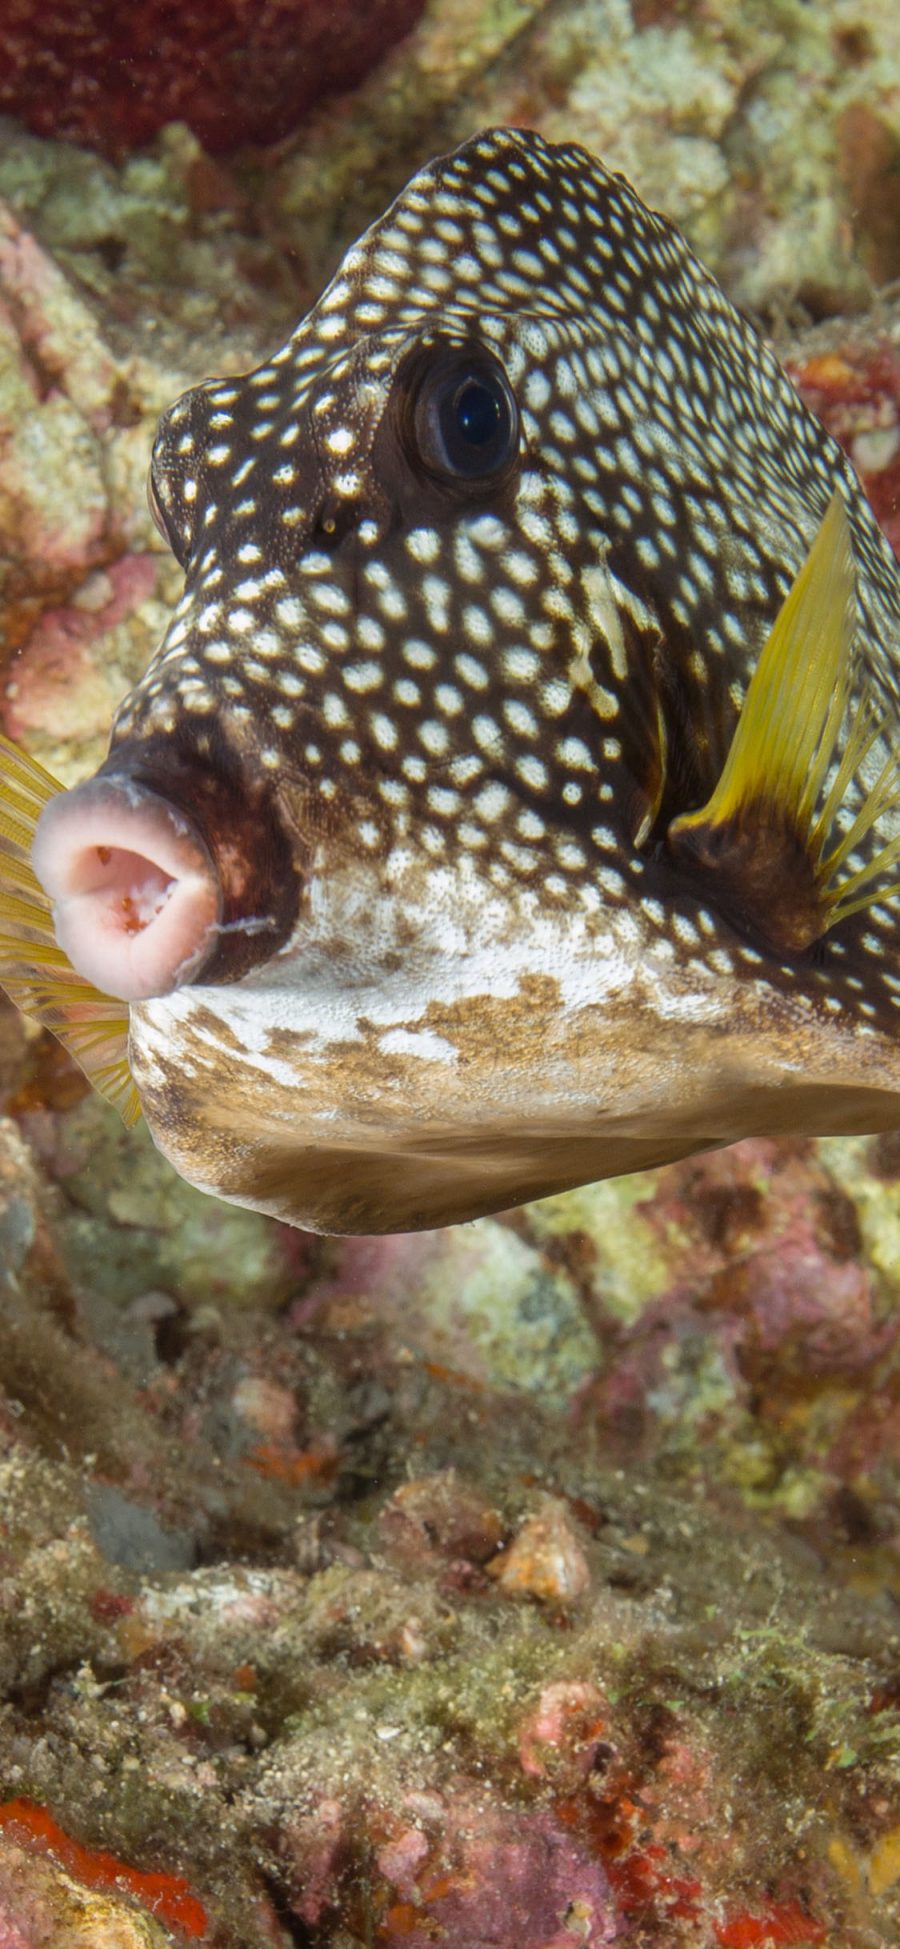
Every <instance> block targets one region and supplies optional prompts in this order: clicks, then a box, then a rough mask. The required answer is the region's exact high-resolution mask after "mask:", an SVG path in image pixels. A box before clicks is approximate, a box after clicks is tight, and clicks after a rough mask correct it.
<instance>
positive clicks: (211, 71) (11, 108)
mask: <svg viewBox="0 0 900 1949" xmlns="http://www.w3.org/2000/svg"><path fill="white" fill-rule="evenodd" d="M421 5H422V0H373V3H372V4H371V5H369V6H368V7H367V8H366V9H365V10H364V11H362V10H360V8H358V7H355V6H353V5H349V6H348V5H345V4H343V5H338V6H335V5H334V4H333V0H331V3H330V4H328V5H324V6H323V5H322V4H320V0H287V4H282V5H278V6H268V7H262V8H254V7H252V6H249V5H248V4H247V0H189V4H186V5H182V6H180V7H179V8H178V10H177V15H173V12H172V8H171V6H169V5H167V4H166V0H145V4H144V5H143V6H142V7H141V9H140V12H139V14H137V15H136V14H135V11H134V8H133V7H132V6H130V5H129V4H128V3H127V0H113V4H111V5H110V4H108V0H86V3H85V4H84V5H83V6H81V7H80V8H79V10H78V15H77V18H76V17H74V16H73V14H72V11H71V9H70V8H69V7H67V6H65V5H61V4H59V0H53V4H51V5H50V6H44V7H39V6H37V5H33V4H31V5H29V4H27V3H26V4H25V5H24V6H19V7H16V8H15V9H14V11H13V12H12V13H11V14H8V15H7V17H6V20H5V22H4V24H3V26H2V28H0V66H2V71H3V76H4V78H3V81H2V83H0V109H2V111H3V112H4V113H5V114H14V115H18V116H19V117H20V118H21V119H22V121H23V122H24V123H25V124H26V126H27V127H28V128H30V129H32V130H34V132H35V133H36V134H38V135H54V136H61V137H64V138H67V139H68V140H69V141H73V142H80V143H86V144H87V145H88V147H93V148H96V149H99V150H101V151H102V152H103V153H104V154H106V155H111V156H122V155H126V154H128V152H129V151H130V150H132V149H136V148H140V147H141V146H142V145H143V144H144V143H147V142H149V141H150V140H151V138H152V137H153V136H154V135H155V134H156V132H157V130H158V129H160V128H162V126H163V124H164V123H166V122H174V121H184V122H187V123H188V125H189V127H190V128H192V129H193V131H194V133H195V135H197V136H198V137H199V138H200V140H201V141H202V142H203V143H204V144H205V146H206V148H207V149H208V150H209V152H210V154H212V155H214V154H216V152H217V151H221V150H229V149H233V148H234V147H235V146H236V145H237V144H238V143H241V142H272V141H277V140H278V138H279V137H280V136H284V135H286V134H287V133H288V131H289V130H290V129H293V128H296V126H297V123H298V122H299V121H300V120H301V119H302V117H303V115H304V113H305V111H306V110H307V109H308V108H309V106H310V105H311V103H312V102H314V101H318V100H320V98H321V96H322V95H323V94H326V93H330V92H331V91H332V90H334V89H336V88H342V89H343V88H352V87H353V86H354V85H355V84H356V83H357V82H358V81H360V80H361V78H362V76H363V75H364V74H365V73H366V71H367V70H368V69H369V68H370V67H372V66H373V64H374V63H375V62H376V61H377V60H378V58H379V56H380V55H381V54H383V53H384V51H385V49H386V48H388V47H390V46H391V45H392V43H393V42H394V41H396V40H398V39H399V37H400V36H401V35H402V34H403V33H405V32H406V30H407V29H408V28H409V27H411V25H412V23H413V21H414V20H415V18H416V15H417V13H418V12H419V11H420V10H421Z"/></svg>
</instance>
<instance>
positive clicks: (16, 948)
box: [0, 736, 141, 1125]
mask: <svg viewBox="0 0 900 1949" xmlns="http://www.w3.org/2000/svg"><path fill="white" fill-rule="evenodd" d="M62 789H63V788H62V786H61V785H59V784H58V783H57V781H56V779H55V778H53V777H51V775H50V773H49V772H48V771H45V770H44V768H43V766H42V765H39V764H38V763H37V762H36V760H35V759H33V758H29V756H28V755H27V753H26V752H24V751H20V750H19V748H18V746H17V745H14V744H11V743H10V741H9V739H8V738H4V737H3V736H0V987H2V988H3V989H5V991H6V993H7V995H8V996H9V998H10V1000H11V1001H12V1002H14V1003H15V1005H16V1007H17V1008H20V1009H21V1011H22V1013H23V1015H28V1016H31V1017H32V1018H33V1019H34V1020H35V1021H36V1022H39V1023H40V1024H41V1026H42V1027H43V1028H47V1029H50V1030H51V1031H52V1033H53V1034H54V1035H55V1036H56V1037H57V1039H58V1041H60V1042H61V1043H62V1045H63V1047H64V1048H65V1049H66V1050H68V1052H69V1054H70V1055H71V1056H73V1057H74V1059H75V1061H76V1062H77V1063H78V1064H79V1066H80V1068H82V1069H83V1070H84V1073H85V1075H86V1076H87V1078H88V1081H89V1082H90V1083H92V1084H93V1087H94V1089H95V1090H97V1091H99V1094H100V1095H101V1096H104V1097H106V1099H107V1101H108V1102H110V1103H113V1104H114V1105H115V1107H116V1109H117V1110H118V1112H119V1114H120V1116H121V1117H122V1119H123V1121H124V1122H125V1123H126V1124H128V1125H131V1124H134V1123H136V1122H137V1120H138V1118H139V1116H140V1114H141V1105H140V1099H139V1097H138V1093H137V1090H136V1089H135V1086H134V1083H133V1081H132V1078H131V1070H130V1068H129V1065H128V1010H127V1008H125V1007H124V1006H123V1004H122V1003H121V1002H117V1001H113V1000H112V999H111V997H110V996H109V995H103V994H101V993H100V991H99V989H97V988H93V987H92V986H91V983H90V982H88V981H85V980H84V979H83V978H82V976H81V975H79V974H76V972H75V969H74V968H73V967H72V966H71V963H70V962H69V961H68V959H67V958H66V956H65V955H64V954H63V952H62V949H61V948H59V947H58V946H57V944H56V936H55V934H54V930H53V914H52V910H51V907H50V902H49V900H48V899H47V896H46V894H45V893H44V890H43V887H42V886H41V885H40V882H39V881H38V880H37V879H36V878H35V875H34V873H33V872H32V870H31V865H30V855H31V845H32V840H33V838H34V830H35V826H36V825H37V821H38V818H39V817H40V814H41V812H42V811H43V809H44V806H45V805H48V804H49V802H50V800H51V799H52V798H55V797H56V795H57V793H58V792H60V791H62Z"/></svg>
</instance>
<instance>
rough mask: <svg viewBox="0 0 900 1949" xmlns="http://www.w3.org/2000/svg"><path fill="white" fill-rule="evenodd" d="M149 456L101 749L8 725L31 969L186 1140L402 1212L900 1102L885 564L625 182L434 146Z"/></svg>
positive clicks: (275, 1195)
mask: <svg viewBox="0 0 900 1949" xmlns="http://www.w3.org/2000/svg"><path fill="white" fill-rule="evenodd" d="M150 493H151V505H152V506H153V508H154V512H155V514H156V517H157V520H158V523H159V525H160V527H161V529H162V532H163V533H164V535H165V536H166V538H167V540H168V541H169V543H170V545H171V546H172V548H173V550H174V552H175V554H176V556H177V557H178V560H179V561H180V563H181V564H182V566H183V567H184V570H185V590H184V595H183V597H182V599H181V602H180V603H179V605H178V608H177V610H176V613H175V615H174V617H173V620H172V624H171V627H170V629H169V632H168V634H167V636H166V639H165V641H164V643H163V645H162V647H161V649H160V651H159V653H158V655H157V657H156V658H155V659H154V662H153V663H152V664H151V666H150V669H149V670H148V671H147V673H146V675H145V677H144V678H143V679H142V680H141V682H140V683H139V684H138V685H137V686H136V688H135V689H134V691H133V692H132V693H131V695H130V696H129V697H128V698H127V699H126V701H125V703H124V704H123V706H122V707H121V709H120V711H119V713H118V716H117V718H116V722H115V725H114V727H113V734H112V743H111V749H110V754H109V757H108V758H107V760H106V762H105V764H104V765H103V766H102V767H101V770H100V772H99V773H98V774H97V776H96V778H95V779H93V780H91V781H89V782H87V783H86V784H84V785H80V786H78V787H76V788H75V789H74V790H73V791H68V792H61V791H59V790H58V789H57V787H56V785H55V782H54V781H53V780H52V779H50V778H49V777H48V776H47V774H46V773H43V772H42V771H41V770H40V768H38V767H37V766H35V765H34V764H33V762H32V761H31V760H30V759H27V758H25V757H24V755H23V754H20V753H18V752H17V751H15V749H14V748H13V747H10V746H4V748H3V749H4V756H3V761H2V762H3V778H4V805H5V810H4V813H3V828H2V830H3V857H4V861H5V871H6V877H7V883H8V889H9V890H8V893H7V895H6V896H5V899H4V905H3V908H2V915H3V917H4V928H5V932H4V938H3V944H2V948H3V977H2V978H3V983H4V985H5V986H6V987H7V989H8V991H9V992H10V993H11V994H12V996H13V998H14V1000H16V1001H17V1002H18V1003H19V1005H20V1006H22V1007H24V1008H26V1010H28V1011H30V1012H32V1013H34V1014H35V1015H36V1016H37V1017H38V1019H40V1020H43V1021H45V1022H46V1023H47V1024H48V1026H49V1027H51V1028H52V1029H53V1030H54V1033H56V1034H58V1035H59V1036H60V1038H61V1039H62V1040H63V1041H65V1042H66V1043H67V1045H68V1046H69V1047H70V1048H71V1049H72V1051H73V1053H74V1054H75V1055H76V1056H77V1058H78V1060H79V1061H80V1062H81V1063H82V1065H83V1067H85V1069H86V1070H87V1072H88V1074H89V1075H90V1076H91V1078H92V1080H93V1081H94V1082H95V1083H96V1084H97V1086H98V1087H99V1088H101V1089H102V1090H103V1092H104V1094H107V1095H112V1096H113V1097H114V1099H115V1100H117V1101H118V1102H119V1105H120V1107H121V1108H122V1109H123V1113H124V1114H125V1115H126V1117H131V1116H133V1115H134V1114H135V1113H136V1109H137V1105H138V1103H139V1104H140V1107H141V1109H143V1111H144V1113H145V1115H146V1117H147V1120H148V1122H149V1125H150V1128H151V1131H152V1133H153V1135H154V1138H155V1140H156V1142H157V1143H158V1144H159V1146H160V1148H161V1149H162V1150H163V1151H164V1153H165V1154H166V1155H167V1156H168V1157H169V1158H170V1160H171V1161H172V1163H173V1164H174V1165H175V1166H176V1168H177V1169H178V1170H179V1171H181V1172H182V1174H183V1175H184V1176H185V1177H186V1178H188V1179H189V1180H190V1181H191V1182H192V1183H195V1184H197V1185H199V1186H200V1187H201V1188H203V1189H205V1190H208V1191H210V1192H213V1193H216V1194H218V1195H219V1196H221V1197H225V1198H230V1199H232V1200H233V1201H236V1202H238V1203H243V1204H247V1205H250V1206H255V1207H257V1208H258V1209H261V1210H264V1211H270V1212H273V1213H275V1214H276V1215H278V1216H279V1217H282V1218H287V1219H289V1220H291V1221H293V1222H294V1223H297V1224H300V1225H303V1226H305V1227H307V1228H309V1229H319V1230H325V1231H328V1230H333V1231H367V1232H374V1231H394V1230H403V1229H414V1228H416V1227H418V1226H425V1225H439V1224H443V1223H449V1222H453V1221H455V1220H460V1219H464V1218H469V1217H473V1216H476V1215H478V1214H479V1213H483V1212H486V1211H490V1210H494V1209H497V1208H499V1207H501V1206H504V1205H509V1204H512V1203H516V1202H521V1201H524V1200H527V1199H531V1198H535V1197H538V1196H540V1195H542V1194H544V1193H547V1192H551V1191H556V1190H560V1189H563V1188H565V1187H567V1186H570V1185H573V1184H577V1183H583V1182H586V1181H589V1180H591V1179H594V1178H598V1177H602V1176H609V1175H615V1174H618V1173H620V1172H625V1171H630V1170H636V1169H638V1168H641V1167H644V1166H646V1165H650V1164H654V1163H659V1162H661V1161H664V1160H666V1159H671V1158H676V1157H679V1156H683V1155H685V1154H687V1153H689V1152H691V1151H693V1150H697V1149H701V1148H704V1147H707V1146H710V1145H715V1144H721V1143H727V1142H729V1141H731V1140H732V1139H734V1138H737V1137H740V1136H744V1135H748V1134H753V1133H756V1132H771V1133H775V1132H777V1131H779V1130H792V1131H797V1132H804V1133H817V1132H824V1131H829V1132H852V1131H866V1130H884V1129H894V1128H896V1127H897V1125H898V1122H900V1059H898V1053H897V1038H896V1021H897V1010H898V1007H900V986H898V972H897V939H898V933H897V929H898V909H897V895H898V890H897V885H896V864H897V857H898V852H900V838H898V829H900V804H898V788H897V778H896V711H897V675H896V670H897V665H896V644H897V629H898V620H900V577H898V571H897V565H896V563H895V561H894V559H893V556H892V554H891V551H890V549H889V547H888V545H887V543H886V542H885V540H884V538H883V537H882V536H881V534H880V532H879V530H878V527H877V525H876V523H875V520H874V518H873V516H872V514H871V512H870V510H869V507H868V504H867V502H866V500H865V497H864V495H863V492H862V489H861V487H860V485H859V482H858V480H857V478H856V476H855V474H854V473H853V470H852V468H851V467H850V465H849V463H848V462H847V460H846V459H845V458H844V456H843V454H842V453H841V451H840V449H839V447H838V446H837V445H836V443H835V442H834V441H833V440H832V439H831V438H830V437H829V436H828V435H827V434H826V433H825V432H824V430H823V429H822V428H821V427H820V426H819V424H818V423H817V421H816V420H815V419H814V418H813V417H812V416H811V415H810V414H809V413H808V412H807V411H806V410H805V408H804V407H803V406H802V404H801V402H800V401H799V399H798V397H797V395H796V394H795V392H794V391H793V389H792V387H791V385H790V383H789V381H788V380H787V378H786V377H785V376H784V374H783V373H782V372H781V370H780V368H779V367H778V365H777V363H776V362H775V360H774V359H773V358H772V356H771V355H770V354H769V353H768V351H767V350H766V349H765V348H764V347H763V345H762V344H761V343H760V341H759V340H758V339H757V337H756V336H755V334H754V333H753V332H752V330H751V329H750V328H749V326H747V325H746V324H745V322H744V321H743V320H742V319H741V318H740V316H739V315H738V313H737V312H736V311H735V310H734V309H733V307H732V306H731V305H730V304H729V303H728V301H727V299H726V298H725V297H724V295H723V294H722V292H721V291H720V290H719V289H718V287H717V286H716V284H715V283H714V282H713V281H712V280H711V279H710V278H709V277H708V276H707V275H706V273H705V272H704V271H703V270H702V268H701V267H700V266H699V264H698V263H697V262H696V260H695V259H694V258H693V257H692V255H691V253H690V252H689V250H688V249H687V246H686V245H685V244H684V242H683V241H682V240H681V238H680V237H679V236H678V234H677V233H676V232H675V231H674V230H672V228H671V227H670V226H669V225H668V224H667V223H666V222H664V220H662V219H661V218H659V217H657V216H655V215H653V214H651V213H650V212H649V211H648V210H646V209H645V208H644V206H643V205H642V204H641V203H640V201H639V200H638V198H637V197H636V195H635V194H634V192H633V191H632V190H631V189H630V187H629V186H628V184H627V183H626V182H624V180H623V179H622V178H619V177H614V176H611V175H609V174H608V173H607V172H606V171H605V170H604V169H603V168H602V166H601V165H600V164H599V163H596V162H594V161H593V160H592V159H591V158H590V157H589V156H588V155H587V154H586V153H585V152H584V151H582V150H580V149H577V148H575V147H567V148H557V147H553V146H552V145H550V144H548V143H546V142H545V141H543V140H542V139H541V138H540V137H538V136H536V135H533V134H526V133H521V132H518V131H512V130H503V129H500V130H496V131H493V132H491V133H488V134H485V135H482V136H480V137H477V138H476V139H474V140H473V141H470V142H469V143H467V144H466V145H465V146H464V147H463V148H462V149H461V150H459V151H458V152H457V153H456V154H454V155H451V156H448V157H445V158H443V159H441V160H439V161H437V162H435V163H433V164H431V165H430V166H429V167H428V168H426V169H424V170H422V171H421V172H420V173H419V174H418V175H417V176H416V177H414V178H413V180H412V182H411V183H410V184H409V185H408V187H407V189H406V190H405V191H404V192H403V193H402V194H401V196H400V197H399V198H398V199H397V201H396V202H395V203H394V205H393V206H392V207H391V209H390V210H389V211H388V212H387V214H386V215H385V216H384V217H383V218H382V219H381V221H380V222H379V223H377V224H375V225H374V226H373V228H372V229H371V230H370V231H368V232H367V233H366V235H365V236H364V237H363V238H362V239H361V240H360V242H359V243H358V244H357V245H356V246H355V247H354V248H353V249H352V250H351V251H350V252H349V253H348V255H347V256H346V257H345V259H344V261H343V263H342V265H341V266H340V268H339V270H338V272H337V274H336V276H335V278H334V280H333V281H332V283H331V284H330V285H329V287H328V289H327V290H326V291H325V293H324V294H323V296H322V298H321V299H320V301H319V303H318V304H317V305H316V306H315V307H314V309H313V310H312V311H311V312H310V314H309V316H308V317H307V318H306V319H305V320H304V321H303V322H302V323H301V324H300V326H299V327H298V329H297V331H296V332H295V333H294V335H293V337H292V338H291V339H290V340H289V342H288V343H287V345H286V346H284V347H283V349H282V350H281V351H280V352H278V353H276V354H275V355H274V356H273V358H271V359H270V360H269V361H268V362H267V363H266V364H264V365H263V366H261V367H260V368H259V369H258V370H257V371H256V372H253V373H251V374H249V375H248V376H247V377H246V378H245V379H243V380H236V381H235V380H229V381H226V382H216V381H212V382H209V383H207V384H206V385H203V386H199V387H197V388H195V389H193V390H192V391H191V392H189V393H187V394H186V395H185V396H184V397H183V398H182V399H181V400H179V401H178V402H177V403H176V404H175V405H174V406H173V407H172V408H171V409H170V410H169V412H168V413H167V414H166V415H165V416H164V419H163V421H162V424H161V427H160V430H159V434H158V438H157V442H156V447H155V449H154V455H153V462H152V466H151V485H150ZM110 998H117V999H116V1000H112V999H110Z"/></svg>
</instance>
